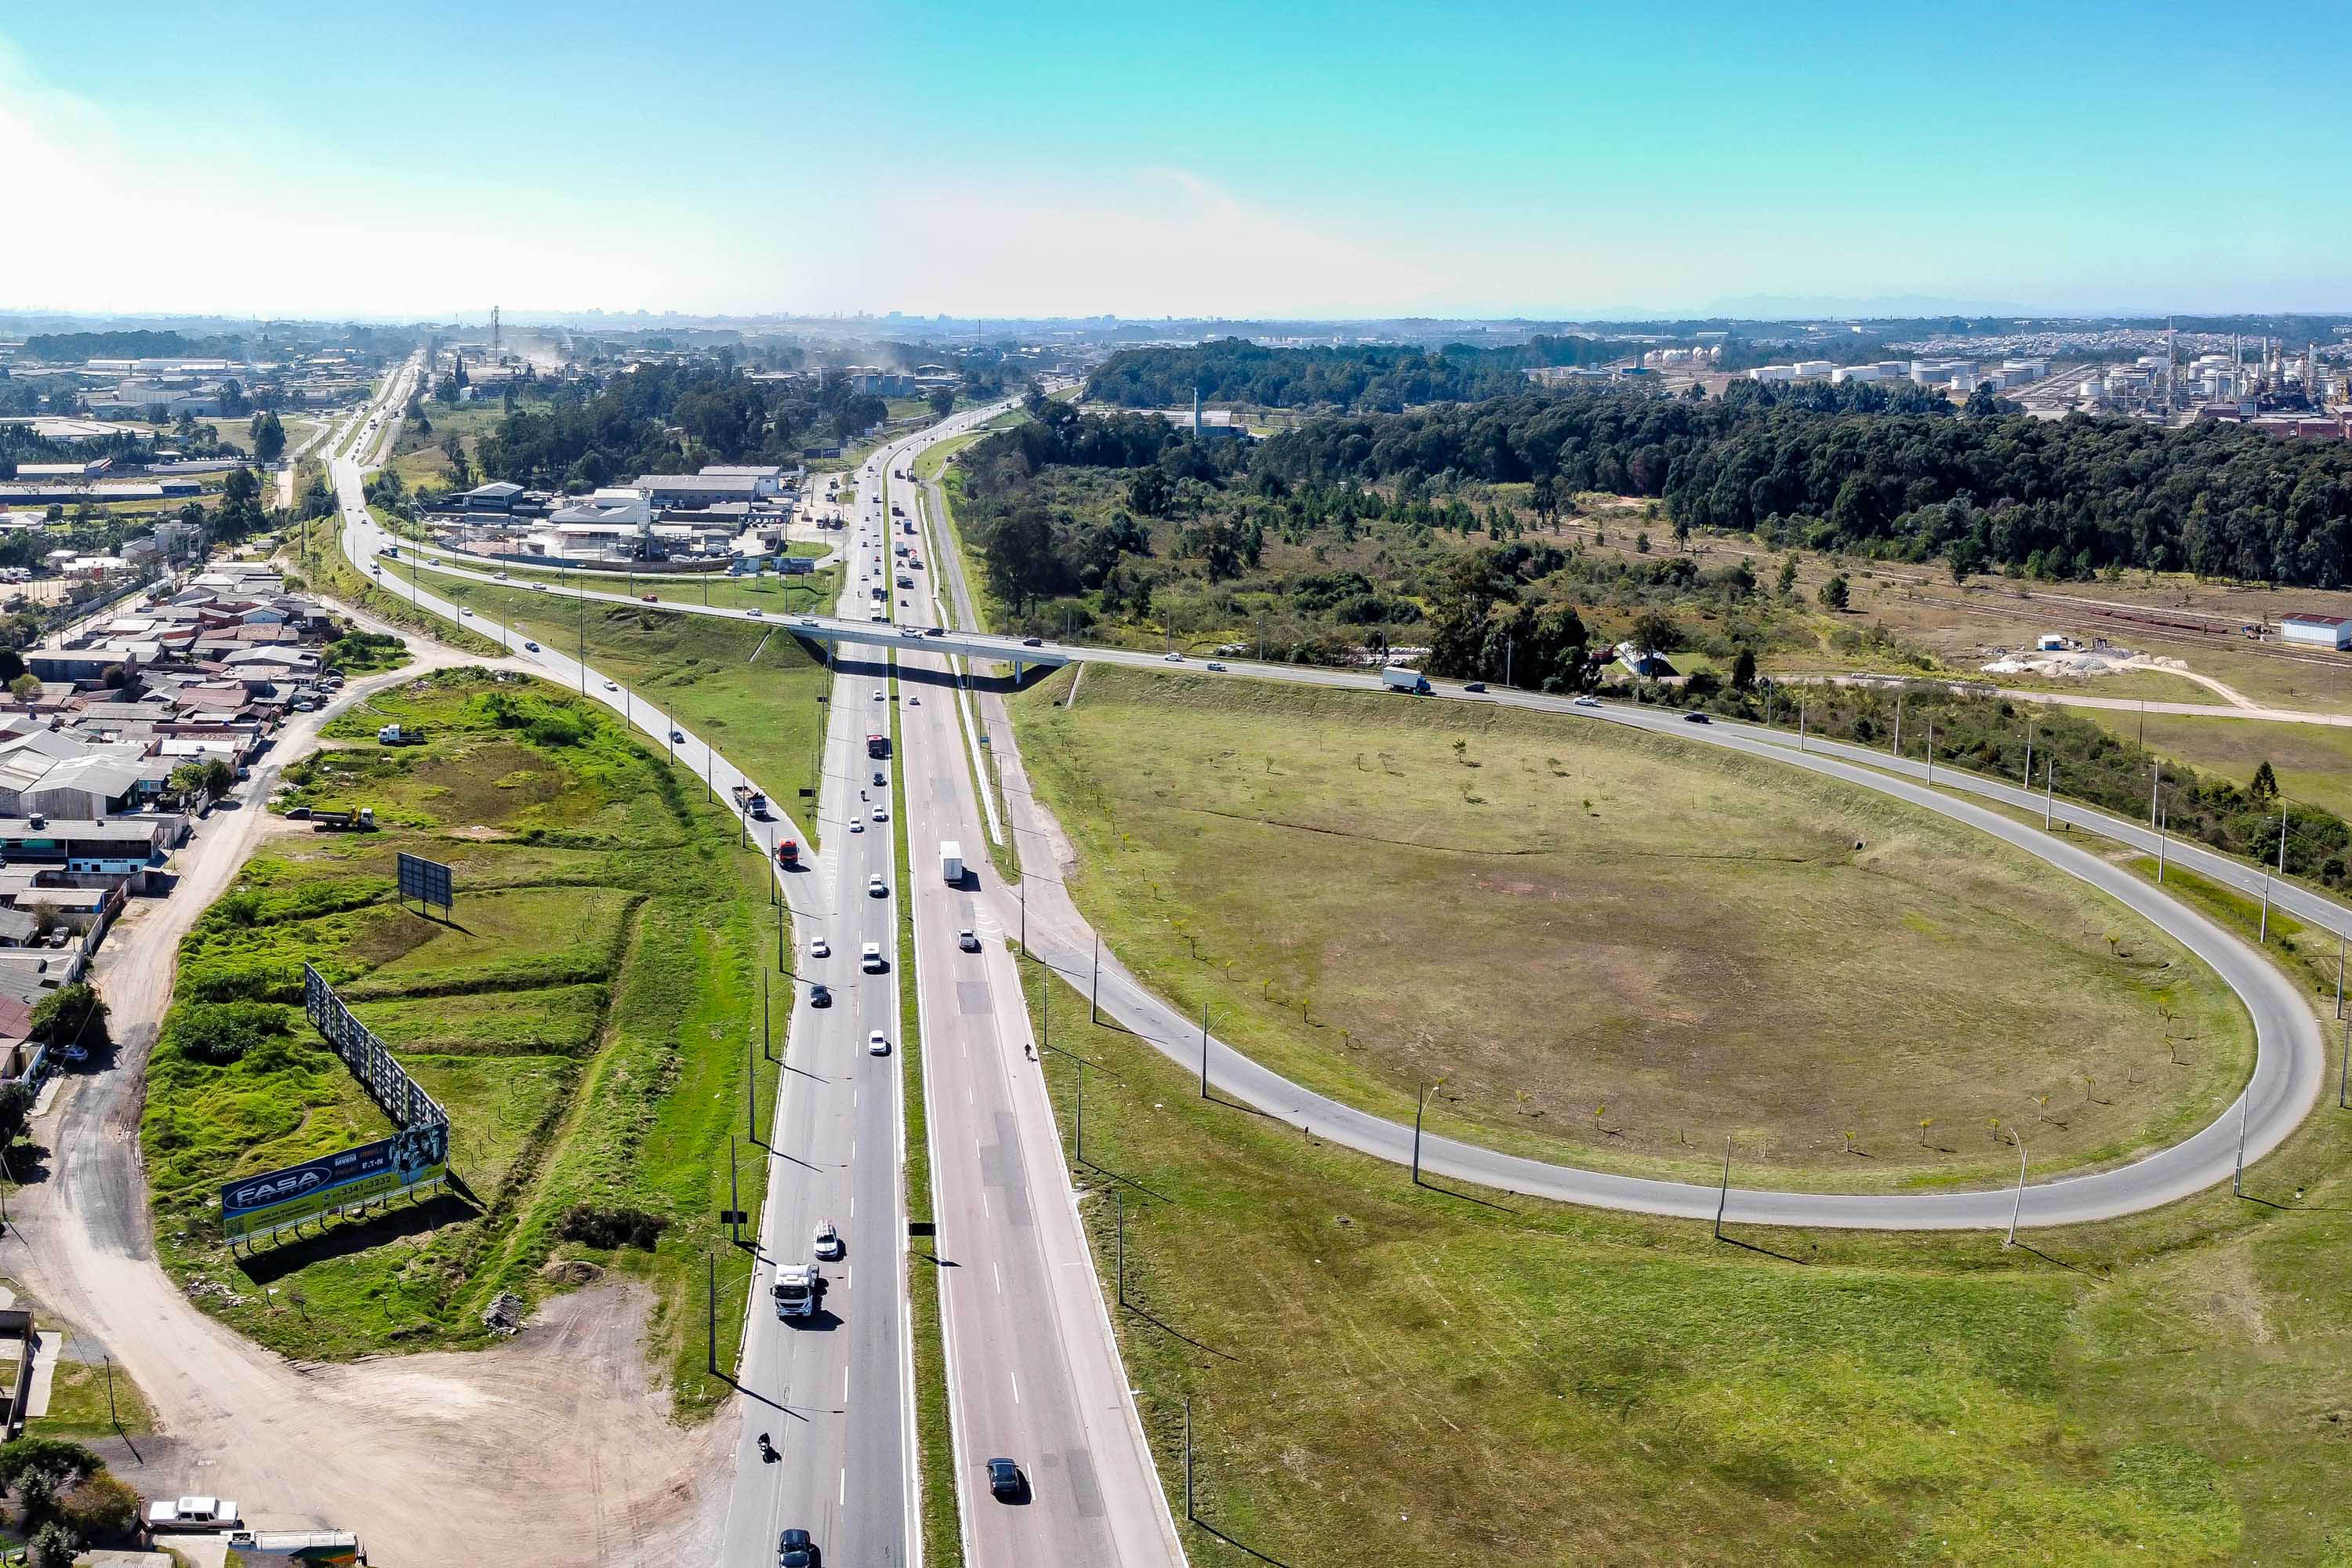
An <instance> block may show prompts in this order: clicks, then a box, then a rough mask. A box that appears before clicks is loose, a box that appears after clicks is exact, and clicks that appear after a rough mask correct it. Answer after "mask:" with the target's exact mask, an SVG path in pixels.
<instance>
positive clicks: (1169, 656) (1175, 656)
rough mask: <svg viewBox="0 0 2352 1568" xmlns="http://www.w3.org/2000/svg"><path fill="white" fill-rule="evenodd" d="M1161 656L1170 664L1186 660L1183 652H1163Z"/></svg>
mask: <svg viewBox="0 0 2352 1568" xmlns="http://www.w3.org/2000/svg"><path fill="white" fill-rule="evenodd" d="M1160 658H1162V659H1164V660H1166V661H1167V662H1168V663H1170V664H1181V663H1183V662H1184V656H1183V655H1182V654H1181V653H1163V654H1161V655H1160Z"/></svg>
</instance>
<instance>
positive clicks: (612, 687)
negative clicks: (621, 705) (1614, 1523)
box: [604, 680, 621, 691]
mask: <svg viewBox="0 0 2352 1568" xmlns="http://www.w3.org/2000/svg"><path fill="white" fill-rule="evenodd" d="M604 689H605V690H607V691H618V690H619V689H621V683H620V682H619V681H617V680H608V681H606V682H604Z"/></svg>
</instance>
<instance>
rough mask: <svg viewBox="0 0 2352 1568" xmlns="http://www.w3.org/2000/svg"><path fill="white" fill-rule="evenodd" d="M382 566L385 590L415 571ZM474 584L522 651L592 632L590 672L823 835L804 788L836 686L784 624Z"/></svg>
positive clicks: (429, 578)
mask: <svg viewBox="0 0 2352 1568" xmlns="http://www.w3.org/2000/svg"><path fill="white" fill-rule="evenodd" d="M385 567H386V570H385V572H384V580H385V581H386V582H388V583H389V582H395V581H398V580H399V576H400V574H404V573H405V571H406V570H407V568H406V567H405V566H397V567H395V564H394V563H390V562H387V563H385ZM425 586H426V587H427V588H429V589H430V590H431V591H433V592H435V593H436V594H443V595H447V593H448V590H449V588H450V587H451V586H453V584H450V582H449V580H448V579H447V578H446V577H436V575H435V574H431V573H429V572H428V573H426V574H425ZM470 588H471V591H470V592H469V593H467V594H466V595H464V599H463V607H465V608H467V609H469V610H471V611H473V613H474V614H475V615H476V616H481V617H484V618H485V619H487V620H490V621H494V622H495V621H503V622H505V623H506V624H508V625H509V626H512V627H513V628H514V630H515V634H516V646H517V647H520V646H521V641H522V639H523V638H526V637H527V638H530V639H531V640H534V641H536V642H538V643H540V644H541V646H542V647H549V648H553V649H556V650H558V651H560V652H563V653H571V652H573V651H575V650H576V649H577V648H579V647H580V646H581V637H582V628H583V626H584V627H585V633H586V646H587V661H588V664H589V666H590V668H594V669H599V670H602V671H604V673H605V674H606V675H608V676H610V677H611V678H612V679H614V680H617V681H621V682H623V683H625V685H627V686H628V687H629V689H632V690H634V691H635V692H637V693H639V694H641V695H642V696H645V697H646V698H647V699H649V700H652V701H653V702H655V703H656V704H657V705H659V708H660V710H661V711H663V712H665V713H668V714H670V715H672V716H673V717H675V718H676V719H677V721H679V722H680V723H682V724H683V725H684V726H685V727H686V728H687V729H688V730H691V731H694V733H696V734H698V735H703V736H708V737H709V740H710V743H711V744H712V745H713V746H714V747H716V748H717V749H718V750H719V752H720V753H721V754H722V755H724V756H725V757H726V758H727V760H728V761H729V762H730V763H734V764H735V765H736V766H738V767H740V768H741V769H743V771H744V772H746V773H749V774H750V775H751V777H753V778H755V779H757V780H759V781H760V786H761V788H762V789H764V790H766V791H767V792H768V793H769V794H770V795H772V797H774V798H775V799H776V800H777V801H778V802H779V803H780V804H781V805H782V806H783V807H784V809H786V810H787V811H789V812H791V813H792V815H793V820H794V821H796V822H798V823H799V824H800V825H801V826H802V827H803V829H804V830H806V831H808V832H810V833H812V834H815V833H816V831H817V825H816V823H815V821H814V817H815V813H814V811H813V810H812V809H810V802H809V801H807V800H803V798H802V797H801V796H800V795H799V793H798V792H799V791H801V790H803V789H814V788H815V787H816V782H817V780H816V769H817V767H818V765H819V757H818V754H817V747H818V743H819V739H820V737H821V735H822V733H823V731H824V710H823V708H822V707H820V706H819V704H818V702H817V700H816V699H817V698H818V697H819V696H820V695H823V694H824V693H826V692H827V691H828V689H829V688H830V685H831V681H832V676H831V673H830V671H828V670H827V669H826V668H825V667H824V666H823V665H821V664H819V663H818V662H817V661H816V659H815V658H814V656H813V655H812V654H811V653H810V652H809V649H808V647H807V645H805V644H803V643H802V642H801V641H800V640H799V639H798V638H796V637H793V636H792V635H791V634H790V633H789V632H788V631H786V630H785V629H784V628H782V627H781V626H757V625H750V624H741V623H736V622H730V621H721V620H714V619H711V618H709V617H708V616H681V615H677V614H674V613H669V612H665V611H663V610H659V609H656V608H655V607H654V606H653V605H595V604H584V602H583V601H581V600H578V599H571V598H563V597H559V596H558V595H553V594H537V593H533V592H531V591H530V590H529V589H527V588H510V587H507V586H504V585H499V586H491V585H488V584H470ZM583 605H584V607H583ZM442 624H445V625H446V623H442ZM490 646H491V647H496V646H497V644H495V643H493V644H491V645H490ZM819 838H820V841H821V838H822V836H821V835H819Z"/></svg>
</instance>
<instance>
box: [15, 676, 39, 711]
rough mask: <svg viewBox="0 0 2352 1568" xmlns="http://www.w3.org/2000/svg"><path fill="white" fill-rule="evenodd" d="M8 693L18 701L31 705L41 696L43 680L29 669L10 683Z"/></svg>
mask: <svg viewBox="0 0 2352 1568" xmlns="http://www.w3.org/2000/svg"><path fill="white" fill-rule="evenodd" d="M8 692H9V695H10V696H12V697H14V698H16V700H17V701H19V702H23V703H26V704H30V703H31V701H32V700H33V699H34V698H36V697H38V696H39V695H40V694H41V678H40V677H39V676H37V675H35V674H34V673H33V672H32V671H31V670H29V669H28V670H26V672H25V673H24V674H22V675H20V676H18V677H16V679H14V680H12V681H10V682H9V683H8Z"/></svg>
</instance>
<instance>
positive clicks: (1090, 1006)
mask: <svg viewBox="0 0 2352 1568" xmlns="http://www.w3.org/2000/svg"><path fill="white" fill-rule="evenodd" d="M1101 1022H1102V932H1100V931H1097V932H1095V978H1094V988H1093V991H1092V993H1091V994H1090V995H1089V998H1088V1000H1087V1023H1089V1024H1100V1023H1101Z"/></svg>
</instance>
